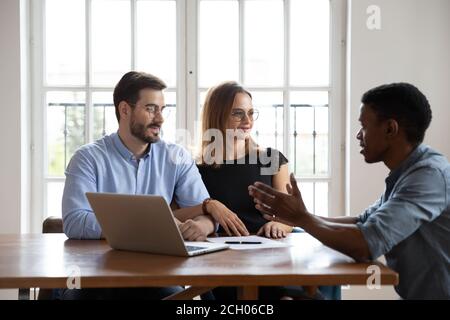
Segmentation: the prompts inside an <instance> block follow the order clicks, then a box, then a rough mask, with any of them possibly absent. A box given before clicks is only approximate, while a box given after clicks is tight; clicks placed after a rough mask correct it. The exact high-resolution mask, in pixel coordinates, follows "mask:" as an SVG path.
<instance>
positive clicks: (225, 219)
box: [206, 200, 249, 236]
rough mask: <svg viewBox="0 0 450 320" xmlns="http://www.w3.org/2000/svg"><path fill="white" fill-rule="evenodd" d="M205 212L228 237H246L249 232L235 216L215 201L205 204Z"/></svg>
mask: <svg viewBox="0 0 450 320" xmlns="http://www.w3.org/2000/svg"><path fill="white" fill-rule="evenodd" d="M206 211H208V213H209V214H210V215H211V216H212V217H213V218H214V220H216V221H217V222H218V223H219V224H220V225H221V226H222V228H223V229H224V230H225V232H226V233H227V234H228V235H229V236H233V235H235V236H248V235H249V232H248V230H247V228H246V227H245V225H244V223H243V222H242V221H241V219H239V217H238V216H237V214H235V213H234V212H233V211H231V210H230V209H228V208H227V207H226V206H225V205H224V204H222V203H221V202H220V201H217V200H211V201H209V202H208V203H207V204H206Z"/></svg>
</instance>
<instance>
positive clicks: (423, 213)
mask: <svg viewBox="0 0 450 320" xmlns="http://www.w3.org/2000/svg"><path fill="white" fill-rule="evenodd" d="M446 201H447V200H446V181H445V178H444V176H443V174H442V173H441V172H440V171H439V170H438V169H435V168H431V167H421V168H418V169H417V170H415V171H414V172H412V173H410V174H409V175H408V176H406V177H405V178H403V180H402V181H399V185H398V186H397V187H396V188H395V190H393V194H392V196H391V198H390V199H389V200H387V201H386V202H385V203H383V204H382V205H381V206H380V207H379V208H378V209H377V210H376V211H375V212H373V213H372V214H370V215H369V216H368V218H367V220H366V221H365V222H363V223H362V222H358V223H357V226H358V227H359V228H360V230H361V232H362V233H363V236H364V238H365V239H366V241H367V244H368V246H369V250H370V253H371V256H372V259H377V258H378V257H380V256H382V255H384V254H385V253H387V252H389V251H390V250H391V249H392V248H393V247H394V246H396V245H397V244H398V243H400V242H401V241H403V240H404V239H406V238H408V237H409V236H410V235H411V234H413V233H414V232H415V231H416V230H417V229H418V228H419V227H420V226H421V225H423V224H424V223H427V222H429V221H433V220H434V219H436V218H437V217H438V216H439V215H440V214H441V213H442V212H443V211H444V209H445V205H446Z"/></svg>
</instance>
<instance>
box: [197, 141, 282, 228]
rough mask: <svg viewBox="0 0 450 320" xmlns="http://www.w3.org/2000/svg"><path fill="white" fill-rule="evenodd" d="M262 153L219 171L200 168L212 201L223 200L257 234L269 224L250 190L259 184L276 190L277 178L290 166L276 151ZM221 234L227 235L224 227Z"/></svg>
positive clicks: (209, 167)
mask: <svg viewBox="0 0 450 320" xmlns="http://www.w3.org/2000/svg"><path fill="white" fill-rule="evenodd" d="M262 152H263V153H264V154H265V155H262V156H260V154H259V153H257V154H258V155H257V156H253V157H251V156H249V155H246V156H245V158H243V159H239V160H234V161H233V163H224V164H222V165H220V167H217V168H215V167H214V166H212V165H204V164H202V165H199V166H198V169H199V171H200V174H201V176H202V179H203V182H204V183H205V186H206V189H208V192H209V195H210V196H211V198H213V199H216V200H219V201H220V202H222V203H223V204H224V205H225V206H227V207H228V208H229V209H230V210H231V211H233V212H234V213H236V214H237V215H238V216H239V218H240V219H241V220H242V222H243V223H244V224H245V226H246V227H247V229H248V231H249V232H250V233H255V232H257V231H258V230H259V228H261V227H262V226H263V225H264V224H265V223H266V222H267V220H266V219H264V218H263V216H262V214H261V213H260V212H259V211H258V210H256V208H255V203H254V202H253V198H252V197H250V195H249V194H248V186H249V185H252V184H253V183H255V182H256V181H260V182H263V183H265V184H268V185H269V186H272V180H273V176H274V175H275V174H277V173H278V171H279V169H280V167H281V166H282V165H283V164H286V163H287V162H288V160H287V158H286V157H285V156H284V155H283V154H282V153H281V152H279V151H278V150H276V149H271V148H268V149H267V150H263V151H262ZM244 159H245V161H243V160H244ZM272 163H273V164H272ZM269 168H272V169H274V170H272V169H270V170H269ZM267 173H268V174H267ZM219 232H223V229H222V228H221V227H220V228H219Z"/></svg>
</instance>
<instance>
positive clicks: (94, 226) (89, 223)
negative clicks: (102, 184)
mask: <svg viewBox="0 0 450 320" xmlns="http://www.w3.org/2000/svg"><path fill="white" fill-rule="evenodd" d="M65 174H66V183H65V186H64V193H63V198H62V218H63V228H64V233H65V234H66V235H67V236H68V237H69V238H71V239H99V238H100V236H101V233H102V230H101V228H100V225H99V224H98V222H97V219H96V218H95V215H94V213H93V211H92V209H91V206H90V205H89V202H88V200H87V198H86V192H96V191H97V177H96V174H95V166H94V162H93V160H89V155H85V154H83V152H82V151H81V150H78V151H77V152H76V153H75V154H74V155H73V157H72V159H71V160H70V162H69V165H68V166H67V169H66V172H65Z"/></svg>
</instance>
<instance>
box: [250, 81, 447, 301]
mask: <svg viewBox="0 0 450 320" xmlns="http://www.w3.org/2000/svg"><path fill="white" fill-rule="evenodd" d="M362 103H363V104H362V106H361V110H360V118H359V121H360V122H361V129H360V131H359V132H358V134H357V139H358V140H359V143H360V146H361V154H362V155H363V156H364V159H365V161H366V162H367V163H375V162H380V161H382V162H383V163H384V164H385V165H386V166H387V167H388V168H389V169H390V174H389V176H388V177H387V178H386V189H385V191H384V193H383V195H382V196H381V198H380V199H379V200H378V201H377V202H376V203H375V204H374V205H372V206H371V207H369V208H368V209H367V210H366V211H365V212H364V213H363V214H361V215H360V216H359V217H339V218H323V217H317V216H314V215H312V214H310V213H308V211H307V209H306V207H305V205H304V203H303V200H302V198H301V194H300V191H299V189H298V187H297V185H296V181H295V178H294V177H293V176H292V175H291V184H292V187H290V186H289V188H288V190H289V191H290V192H289V193H290V194H289V195H283V194H280V193H277V192H274V190H272V189H271V188H269V187H267V186H265V185H261V184H258V183H256V184H255V186H251V187H250V188H249V190H250V194H251V195H253V196H254V197H255V202H256V203H257V205H256V207H257V208H258V209H260V210H261V211H262V212H264V213H266V214H267V215H270V216H267V217H269V218H271V219H272V220H273V219H276V220H281V221H283V222H289V223H291V224H294V225H298V226H300V227H302V228H303V229H304V230H305V231H306V232H308V233H310V234H311V235H313V236H314V237H316V238H317V239H319V240H320V241H322V242H323V243H324V244H325V245H327V246H329V247H331V248H333V249H336V250H339V251H341V252H343V253H345V254H347V255H349V256H351V257H353V258H354V259H355V260H357V261H366V260H370V259H377V258H378V257H380V256H382V255H385V257H386V261H387V264H388V266H389V267H390V268H392V269H393V270H395V271H397V272H398V273H399V285H398V286H396V287H395V289H396V291H397V293H398V294H399V295H400V296H401V297H402V298H404V299H450V164H449V163H448V160H447V159H446V158H445V157H444V156H442V155H441V154H439V153H437V152H436V151H434V150H432V149H431V148H429V147H427V146H424V145H422V144H421V143H422V141H423V139H424V136H425V131H426V129H427V128H428V126H429V124H430V122H431V108H430V105H429V103H428V100H427V99H426V97H425V96H424V95H423V94H422V93H421V92H420V91H419V90H418V89H417V88H416V87H414V86H412V85H410V84H407V83H394V84H390V85H383V86H380V87H377V88H374V89H372V90H369V91H368V92H366V93H365V94H364V95H363V97H362Z"/></svg>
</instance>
